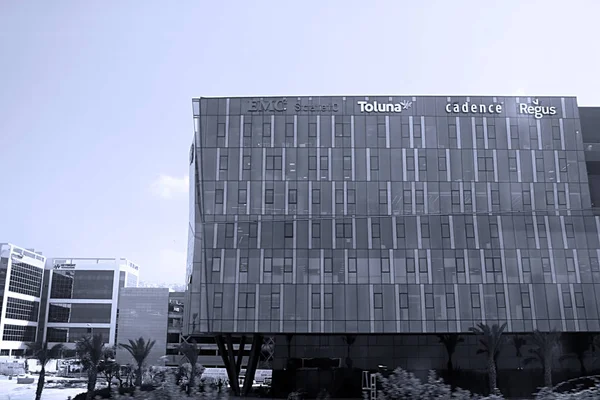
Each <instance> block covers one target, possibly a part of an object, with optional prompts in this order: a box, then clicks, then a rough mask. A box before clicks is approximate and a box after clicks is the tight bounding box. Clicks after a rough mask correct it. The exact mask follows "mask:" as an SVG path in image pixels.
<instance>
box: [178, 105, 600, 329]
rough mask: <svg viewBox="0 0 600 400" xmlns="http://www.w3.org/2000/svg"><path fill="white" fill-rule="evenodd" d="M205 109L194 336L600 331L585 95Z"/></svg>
mask: <svg viewBox="0 0 600 400" xmlns="http://www.w3.org/2000/svg"><path fill="white" fill-rule="evenodd" d="M193 106H194V119H195V129H196V134H195V139H194V145H193V148H192V156H191V157H190V164H191V166H190V168H191V173H190V179H191V180H192V182H190V185H191V187H192V195H193V202H192V204H191V212H190V218H191V224H190V254H189V256H188V257H189V259H188V283H189V294H188V302H189V306H188V307H186V324H185V327H184V331H185V330H187V332H189V333H208V332H215V333H217V332H247V333H250V332H261V333H278V332H298V333H347V332H356V333H396V332H405V333H407V332H415V333H420V332H426V333H437V332H466V331H468V328H469V327H471V326H473V325H475V324H477V323H479V322H486V323H488V324H493V323H502V322H507V325H508V330H509V331H512V332H527V331H531V330H533V329H536V328H537V329H540V330H548V329H552V328H556V329H559V330H562V331H586V330H590V331H598V330H600V323H599V311H598V304H599V300H600V298H598V297H597V293H600V264H599V259H600V242H599V235H598V233H599V227H600V220H599V217H598V216H595V215H594V213H593V212H592V210H591V199H590V193H589V187H588V177H587V170H586V164H585V157H584V146H583V140H582V133H581V127H580V121H579V114H578V108H577V102H576V99H575V98H560V97H546V98H539V99H536V98H517V97H452V98H450V97H376V98H374V97H312V98H309V97H302V98H262V99H257V98H231V99H226V98H213V99H205V98H203V99H197V100H194V102H193Z"/></svg>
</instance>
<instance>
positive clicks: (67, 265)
mask: <svg viewBox="0 0 600 400" xmlns="http://www.w3.org/2000/svg"><path fill="white" fill-rule="evenodd" d="M54 269H75V264H56V265H55V266H54Z"/></svg>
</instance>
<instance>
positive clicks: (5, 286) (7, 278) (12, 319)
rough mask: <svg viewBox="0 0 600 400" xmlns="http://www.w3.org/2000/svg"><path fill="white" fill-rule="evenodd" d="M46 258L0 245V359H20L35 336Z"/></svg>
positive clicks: (9, 245) (19, 248) (7, 245)
mask: <svg viewBox="0 0 600 400" xmlns="http://www.w3.org/2000/svg"><path fill="white" fill-rule="evenodd" d="M45 262H46V257H44V256H42V255H41V254H38V253H36V252H34V251H31V250H26V249H24V248H21V247H17V246H15V245H13V244H10V243H4V244H0V333H1V336H0V356H21V355H23V353H24V351H25V349H26V348H27V346H26V343H27V342H34V341H35V340H36V337H37V331H38V322H39V310H40V303H41V296H42V281H43V275H44V264H45Z"/></svg>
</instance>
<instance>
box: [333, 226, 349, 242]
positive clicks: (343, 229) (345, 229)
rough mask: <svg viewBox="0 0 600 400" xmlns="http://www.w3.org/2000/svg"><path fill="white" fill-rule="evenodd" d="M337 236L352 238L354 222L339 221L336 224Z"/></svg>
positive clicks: (339, 237)
mask: <svg viewBox="0 0 600 400" xmlns="http://www.w3.org/2000/svg"><path fill="white" fill-rule="evenodd" d="M335 237H336V238H338V239H352V223H350V222H343V223H342V222H338V223H336V224H335Z"/></svg>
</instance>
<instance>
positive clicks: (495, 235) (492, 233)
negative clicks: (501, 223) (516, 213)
mask: <svg viewBox="0 0 600 400" xmlns="http://www.w3.org/2000/svg"><path fill="white" fill-rule="evenodd" d="M490 237H491V238H493V239H495V238H498V224H496V223H491V224H490Z"/></svg>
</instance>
